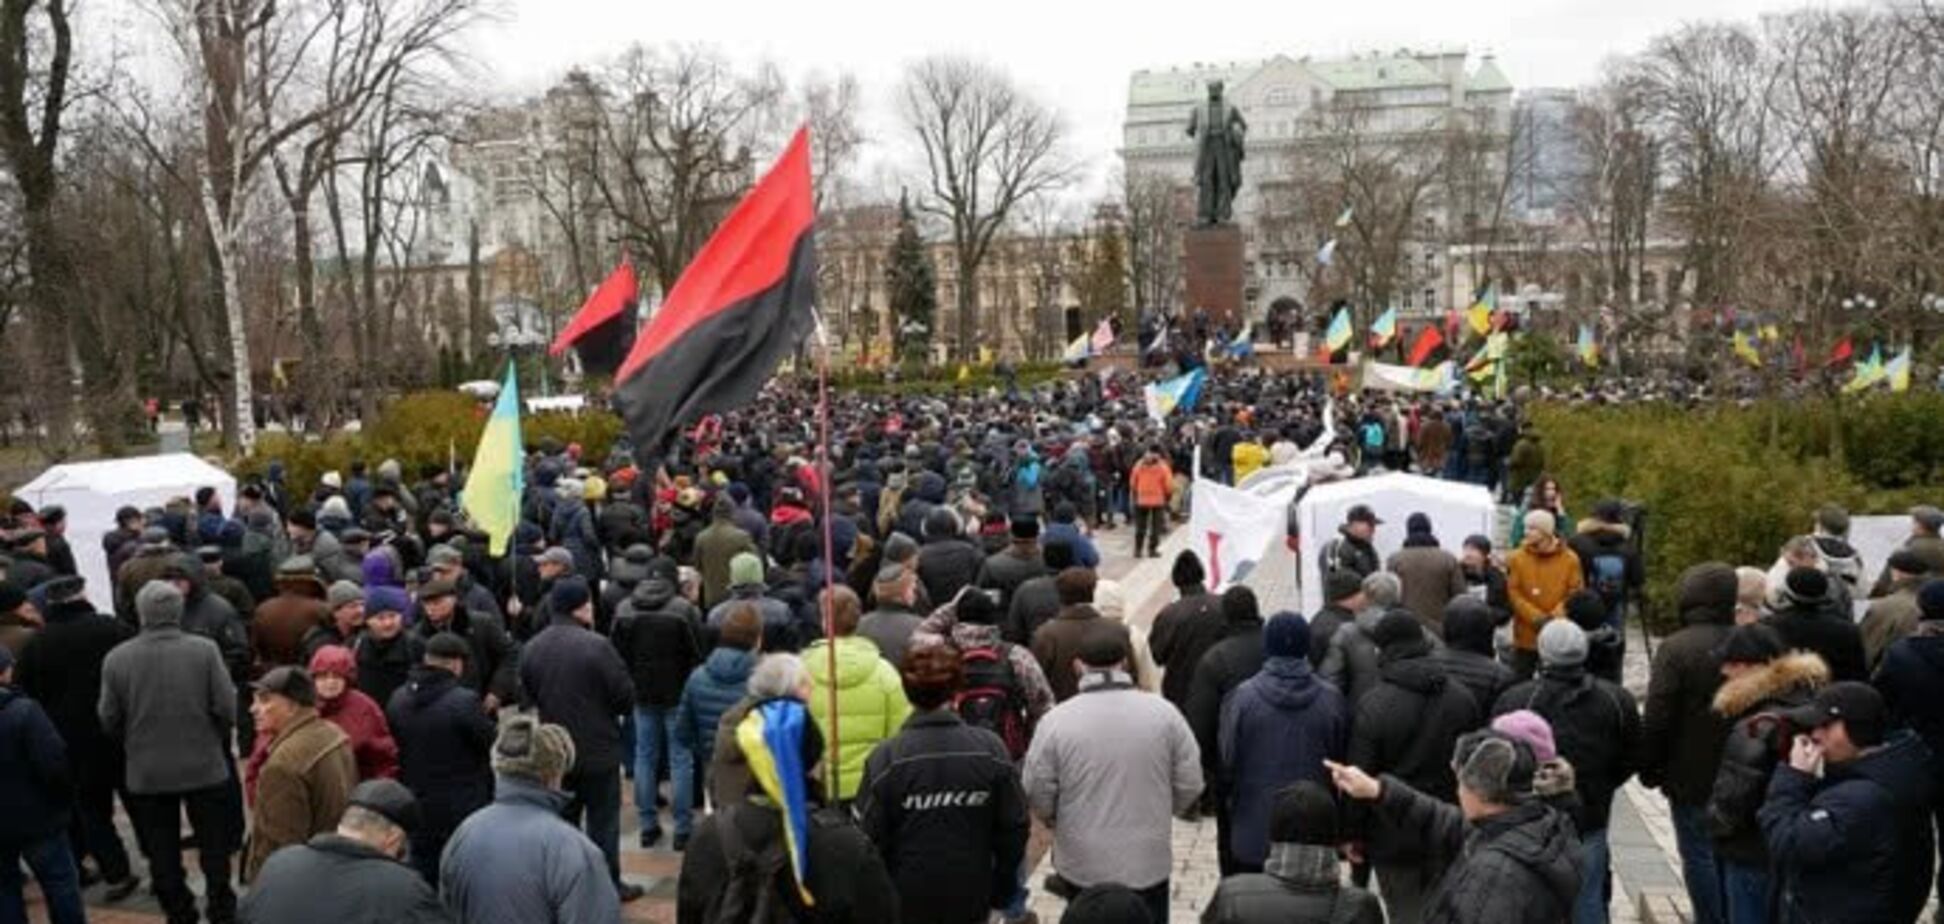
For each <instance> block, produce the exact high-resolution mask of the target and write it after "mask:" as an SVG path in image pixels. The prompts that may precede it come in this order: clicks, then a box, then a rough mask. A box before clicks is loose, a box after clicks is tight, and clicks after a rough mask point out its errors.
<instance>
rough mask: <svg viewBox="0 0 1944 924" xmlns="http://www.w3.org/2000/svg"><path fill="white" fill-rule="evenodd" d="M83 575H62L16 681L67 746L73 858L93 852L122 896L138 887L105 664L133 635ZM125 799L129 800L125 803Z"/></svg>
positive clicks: (111, 892)
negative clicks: (100, 609) (106, 718)
mask: <svg viewBox="0 0 1944 924" xmlns="http://www.w3.org/2000/svg"><path fill="white" fill-rule="evenodd" d="M83 590H84V587H83V585H82V581H81V579H80V578H78V577H69V578H59V579H56V580H55V581H54V582H52V583H51V584H50V585H49V587H48V591H47V598H48V605H47V611H46V613H44V614H43V615H44V616H45V617H46V619H47V625H46V626H45V627H43V628H42V629H41V630H40V631H39V632H36V633H34V636H33V637H32V638H31V639H29V640H28V642H27V647H26V648H25V649H23V650H22V651H21V653H20V664H19V667H18V675H17V676H16V677H15V680H16V681H17V682H18V685H19V687H20V689H21V692H24V693H26V694H27V695H28V696H31V697H33V698H34V701H35V702H38V703H40V704H41V707H42V708H44V709H46V710H47V715H48V718H49V719H52V720H53V722H54V728H55V730H56V731H59V732H60V734H61V740H62V741H63V742H64V743H65V744H66V745H67V754H68V761H69V767H70V769H71V770H72V772H73V776H74V809H75V811H74V815H73V818H72V819H71V822H70V825H69V827H68V839H69V841H70V842H71V843H72V844H73V847H74V858H75V862H76V863H79V862H80V861H81V860H82V859H84V858H86V857H89V856H93V857H94V859H95V866H96V868H97V870H98V871H99V872H100V873H101V878H102V879H105V880H107V882H108V898H109V900H110V901H120V900H122V899H124V898H127V897H128V896H129V895H130V894H132V893H133V892H134V891H135V887H136V886H138V885H140V880H138V879H136V878H135V877H134V876H133V875H131V874H130V871H129V862H128V851H127V849H126V848H124V847H123V846H122V840H121V835H120V834H119V833H117V832H116V831H115V794H116V793H117V792H119V791H121V789H122V770H123V760H124V758H123V756H122V750H121V746H120V745H118V744H116V743H115V742H114V741H113V740H112V739H110V738H109V737H108V734H107V733H106V732H104V731H102V729H101V717H100V715H99V714H98V713H97V712H96V706H97V705H98V704H99V703H100V701H101V662H102V661H104V660H106V659H107V657H108V652H110V651H112V650H113V649H114V647H115V646H116V645H119V644H121V643H122V642H125V641H127V640H129V639H130V638H133V637H134V636H135V630H133V629H131V628H129V627H128V625H127V624H126V623H124V622H122V621H121V620H119V619H115V618H114V617H112V616H104V615H102V614H100V613H96V612H95V609H94V606H93V605H91V604H90V603H88V598H87V596H86V594H85V593H83ZM124 801H125V800H124Z"/></svg>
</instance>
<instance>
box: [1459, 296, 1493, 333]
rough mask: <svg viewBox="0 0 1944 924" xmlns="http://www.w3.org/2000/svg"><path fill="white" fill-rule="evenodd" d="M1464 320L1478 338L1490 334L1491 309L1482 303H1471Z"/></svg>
mask: <svg viewBox="0 0 1944 924" xmlns="http://www.w3.org/2000/svg"><path fill="white" fill-rule="evenodd" d="M1465 320H1466V321H1467V322H1469V323H1470V324H1471V329H1472V331H1473V332H1474V333H1476V334H1478V335H1479V336H1480V337H1483V336H1485V335H1486V334H1489V333H1491V332H1492V309H1491V307H1490V306H1488V305H1486V304H1485V303H1484V302H1475V303H1473V304H1472V306H1471V308H1470V309H1469V310H1467V311H1466V312H1465Z"/></svg>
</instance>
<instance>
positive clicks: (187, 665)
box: [99, 617, 236, 795]
mask: <svg viewBox="0 0 1944 924" xmlns="http://www.w3.org/2000/svg"><path fill="white" fill-rule="evenodd" d="M179 618H180V617H177V619H176V620H170V619H167V618H157V619H150V620H147V621H145V622H144V624H143V626H142V634H140V635H137V636H136V637H134V638H132V639H129V640H128V641H126V642H123V643H121V644H120V645H117V646H115V648H114V650H113V651H110V652H108V658H107V660H105V661H103V662H102V665H101V701H100V704H99V711H100V713H101V727H102V730H103V731H106V732H107V733H108V736H109V737H111V738H114V739H115V740H117V741H120V742H121V743H122V747H123V749H124V750H126V751H127V753H128V791H129V792H132V793H135V794H137V795H148V794H153V793H177V792H188V791H190V790H195V789H206V788H208V787H211V786H216V785H219V784H221V783H223V782H224V781H226V780H228V779H229V777H230V765H229V760H228V754H229V736H230V730H231V729H233V728H235V727H236V686H235V685H234V684H232V683H231V682H230V676H229V671H228V670H227V669H225V668H224V666H223V656H222V653H221V652H219V651H218V650H217V648H216V643H215V642H212V641H210V640H209V639H206V638H203V637H202V636H200V635H195V634H192V633H189V632H184V631H183V630H182V626H181V624H180V622H179V621H177V620H179Z"/></svg>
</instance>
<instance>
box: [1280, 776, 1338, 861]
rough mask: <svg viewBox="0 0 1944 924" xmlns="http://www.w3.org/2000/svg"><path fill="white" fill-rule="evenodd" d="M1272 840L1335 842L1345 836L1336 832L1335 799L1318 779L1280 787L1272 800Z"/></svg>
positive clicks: (1329, 845) (1288, 842) (1320, 845)
mask: <svg viewBox="0 0 1944 924" xmlns="http://www.w3.org/2000/svg"><path fill="white" fill-rule="evenodd" d="M1269 840H1270V842H1271V843H1276V844H1311V845H1315V846H1319V847H1334V846H1336V845H1337V844H1338V843H1339V842H1341V840H1342V838H1340V837H1338V834H1337V804H1336V799H1335V798H1333V797H1332V796H1331V795H1330V791H1329V790H1328V789H1325V788H1323V784H1321V783H1318V782H1316V781H1315V780H1301V781H1298V782H1296V783H1294V784H1292V785H1289V786H1285V787H1283V788H1282V789H1280V790H1277V792H1276V795H1275V800H1274V801H1273V802H1271V803H1270V804H1269Z"/></svg>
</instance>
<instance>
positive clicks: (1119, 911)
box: [1060, 885, 1156, 924]
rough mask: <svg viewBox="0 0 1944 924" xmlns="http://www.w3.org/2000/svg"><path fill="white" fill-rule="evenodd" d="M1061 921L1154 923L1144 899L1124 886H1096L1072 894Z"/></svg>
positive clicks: (1078, 923)
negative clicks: (1074, 894) (1077, 893)
mask: <svg viewBox="0 0 1944 924" xmlns="http://www.w3.org/2000/svg"><path fill="white" fill-rule="evenodd" d="M1060 924H1156V922H1155V920H1154V916H1153V915H1151V914H1149V913H1148V910H1147V902H1146V901H1144V900H1143V899H1142V898H1141V896H1140V895H1139V894H1138V893H1136V892H1135V891H1134V890H1133V889H1130V888H1128V887H1126V886H1123V885H1097V886H1091V887H1089V888H1088V889H1087V890H1086V891H1084V892H1081V893H1080V894H1079V895H1076V896H1074V897H1073V901H1070V902H1068V903H1067V907H1066V913H1065V914H1062V915H1060Z"/></svg>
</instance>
